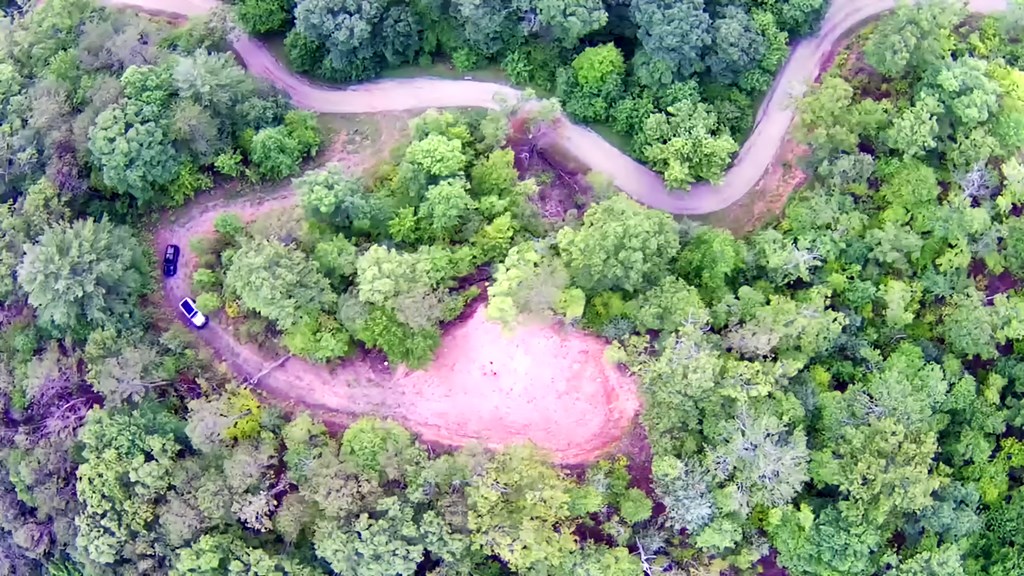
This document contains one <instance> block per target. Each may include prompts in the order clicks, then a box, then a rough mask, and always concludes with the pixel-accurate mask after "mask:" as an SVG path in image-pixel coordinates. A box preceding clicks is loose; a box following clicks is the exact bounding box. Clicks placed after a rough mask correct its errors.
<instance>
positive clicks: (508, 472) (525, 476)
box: [466, 448, 576, 572]
mask: <svg viewBox="0 0 1024 576" xmlns="http://www.w3.org/2000/svg"><path fill="white" fill-rule="evenodd" d="M569 488H570V484H569V482H568V481H567V480H566V479H565V478H563V477H562V476H561V475H560V474H559V473H558V472H556V471H555V470H554V469H553V468H550V467H549V466H547V465H545V464H543V463H542V462H541V461H540V460H539V459H538V458H537V457H536V455H534V454H533V453H532V452H531V451H530V450H528V449H525V448H510V449H508V450H506V451H504V452H502V453H500V454H498V455H496V456H495V457H494V459H492V460H491V461H490V462H489V463H488V464H487V465H486V468H485V469H484V472H483V475H482V477H481V478H480V479H479V481H478V482H474V483H473V484H471V485H470V486H469V487H468V488H467V489H466V497H467V505H468V508H469V528H470V529H471V530H472V535H471V537H470V539H471V541H472V544H473V548H474V549H476V550H478V551H479V552H481V553H483V554H495V555H497V556H498V557H499V558H501V559H502V560H503V561H505V562H507V563H508V566H509V568H511V569H513V570H515V571H517V572H530V571H534V570H538V571H545V570H547V571H555V572H557V571H564V570H567V569H568V568H569V563H570V562H571V561H572V555H573V552H574V551H575V550H576V538H575V537H573V535H572V528H573V525H574V523H573V522H572V520H571V517H570V515H569V493H570V491H569Z"/></svg>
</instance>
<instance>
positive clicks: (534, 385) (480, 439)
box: [153, 130, 640, 463]
mask: <svg viewBox="0 0 1024 576" xmlns="http://www.w3.org/2000/svg"><path fill="white" fill-rule="evenodd" d="M349 136H350V135H348V134H345V133H344V132H342V133H341V134H340V135H339V136H338V138H349ZM401 136H402V133H401V131H400V130H397V131H394V132H388V131H387V130H382V134H381V136H380V137H379V138H377V139H376V141H375V142H374V144H375V146H373V147H372V148H371V149H370V150H368V151H367V153H365V154H352V153H351V151H350V150H348V149H346V148H344V147H341V146H339V145H338V144H336V143H334V144H332V145H330V146H327V147H325V149H326V150H327V152H326V153H325V155H324V156H325V157H324V158H322V159H323V160H324V161H339V160H340V161H342V162H343V163H344V164H345V165H346V166H347V167H349V168H350V169H352V170H360V169H361V170H364V171H365V170H367V169H369V168H370V167H371V166H373V165H374V164H375V162H378V161H380V159H381V158H382V156H381V154H382V152H383V151H386V150H388V149H389V148H390V147H391V145H392V144H393V141H394V140H395V139H396V138H400V137H401ZM295 201H296V199H295V192H294V190H293V189H292V187H291V186H290V184H285V185H281V186H278V187H276V188H273V189H269V190H265V191H263V192H262V193H260V194H258V195H255V196H241V197H239V196H237V195H234V194H232V193H231V191H230V190H227V189H225V190H219V191H217V192H215V193H211V194H210V195H207V196H204V197H202V198H199V199H197V200H196V201H194V202H192V203H190V204H189V206H188V207H186V208H183V209H181V210H178V211H175V212H173V213H170V214H168V215H166V216H165V218H164V219H163V222H162V223H161V225H160V226H159V228H158V229H157V230H156V232H155V233H154V238H153V242H154V249H155V250H156V253H157V254H161V253H162V251H163V247H164V246H165V245H166V244H168V243H174V244H178V245H180V246H182V248H183V251H182V257H181V260H180V261H179V267H178V274H177V275H176V276H175V277H173V278H168V279H166V280H165V282H164V286H163V292H162V294H161V295H160V296H162V299H160V298H159V297H158V298H157V299H158V300H161V304H162V305H163V309H164V310H165V311H167V312H170V313H171V314H173V315H174V317H175V318H177V319H178V320H179V321H181V320H182V319H183V318H182V316H181V315H180V314H178V313H177V303H178V301H179V300H180V299H181V298H182V297H184V296H187V295H190V293H191V281H192V274H193V273H194V271H195V269H196V268H197V265H198V262H197V258H196V257H195V255H194V254H192V253H191V251H190V250H189V249H188V245H189V240H190V239H192V238H195V237H201V236H209V235H212V234H213V233H214V229H213V223H214V220H215V219H216V218H217V216H218V215H220V214H224V213H227V212H234V213H236V214H238V215H239V216H240V217H241V218H242V220H243V221H245V222H253V221H255V220H257V219H260V218H261V217H264V216H266V215H268V214H272V213H281V212H283V211H287V210H294V209H295ZM484 273H486V271H484ZM482 301H483V299H482V298H481V299H477V301H476V303H475V306H476V307H475V309H472V310H470V311H468V312H467V314H466V316H464V318H465V320H463V321H461V322H455V323H453V325H452V327H451V328H450V329H449V330H448V332H447V333H446V334H445V336H444V339H443V340H442V348H441V350H439V352H438V356H437V359H436V360H435V362H434V363H433V364H432V365H431V367H430V368H429V369H428V370H425V371H419V372H411V373H409V372H406V371H405V370H400V371H399V373H398V374H397V375H392V373H391V372H390V367H388V366H386V365H385V364H384V362H383V358H382V357H380V356H379V355H375V354H372V353H365V354H363V355H361V356H360V357H359V358H356V359H353V360H349V361H346V362H344V363H341V364H338V365H333V366H321V365H317V364H313V363H310V362H307V361H305V360H302V359H300V358H291V359H289V360H287V361H286V362H284V363H283V364H281V365H280V366H279V367H278V368H275V369H274V370H272V371H270V372H269V373H267V374H265V375H263V376H262V377H261V378H260V379H259V381H258V382H255V383H253V385H254V387H255V388H256V389H257V390H259V391H262V392H263V393H264V394H265V395H266V396H268V397H269V398H271V399H273V400H274V401H275V402H276V403H278V404H280V405H282V407H283V408H284V409H285V410H286V411H289V412H294V411H299V410H309V411H311V412H312V413H313V414H314V415H316V416H318V417H319V418H321V419H322V420H325V421H326V422H327V423H328V425H329V426H330V427H331V428H332V429H335V430H337V429H340V428H341V427H343V426H345V425H347V424H348V423H349V422H351V420H352V419H353V418H355V417H357V416H359V415H363V414H374V415H378V416H382V417H389V418H394V419H396V420H398V421H399V422H401V423H402V424H404V425H405V426H407V427H409V428H410V429H411V430H412V431H414V432H416V433H418V434H420V435H421V437H422V438H423V440H424V441H425V442H427V443H428V444H434V445H456V446H461V445H464V444H468V443H480V444H483V445H486V446H489V447H495V448H496V447H500V446H506V445H510V444H518V443H524V442H533V443H535V444H536V445H537V446H539V447H540V448H541V449H543V450H545V451H546V452H548V453H549V454H550V456H551V458H552V459H553V460H554V461H556V462H560V463H579V462H587V461H590V460H594V459H596V458H598V457H600V456H602V455H604V454H605V453H607V452H608V451H609V449H611V448H614V447H615V445H616V444H617V443H618V442H619V440H620V438H621V437H622V435H623V434H624V433H625V432H626V431H627V430H628V429H629V426H630V424H631V422H632V421H633V419H634V417H635V415H636V414H637V412H638V411H639V408H640V402H639V399H638V397H637V390H636V386H635V385H634V383H633V381H632V379H631V378H629V377H628V376H627V375H625V374H624V373H623V371H622V370H620V369H619V368H618V367H616V366H614V365H612V364H610V363H608V362H607V361H605V359H604V351H605V348H606V347H607V346H606V344H605V342H604V341H602V340H600V339H599V338H596V337H593V336H588V335H586V334H583V333H581V332H578V331H575V330H572V329H568V328H562V327H558V326H553V325H543V326H536V325H534V326H525V327H522V328H520V329H519V330H516V331H515V332H506V331H503V330H502V327H501V326H499V325H497V324H494V323H492V322H489V321H487V320H486V318H485V317H484V314H483V311H484V308H483V306H482V305H481V303H482ZM183 323H184V322H183ZM194 333H195V334H196V336H197V337H198V338H199V339H200V340H202V341H203V342H204V343H205V344H206V345H207V346H208V347H209V349H210V350H212V351H213V352H214V354H215V355H216V356H217V357H218V358H219V359H221V360H222V361H223V362H224V364H225V366H226V367H227V368H228V369H230V370H231V372H233V373H234V374H236V375H237V376H238V377H239V378H240V379H242V380H243V381H251V379H252V378H253V377H254V376H256V375H257V374H260V373H261V372H262V371H263V369H264V368H265V367H268V366H270V365H271V364H273V363H274V362H275V361H276V360H278V359H279V358H280V354H279V353H277V354H275V353H273V352H270V351H267V350H261V349H260V348H258V347H257V346H255V345H249V344H243V343H241V342H239V341H238V340H237V339H236V338H235V337H234V334H233V333H232V330H231V328H230V327H229V325H228V323H227V322H226V319H225V318H223V317H222V315H221V314H216V315H214V316H213V317H212V318H211V321H210V323H209V324H208V325H207V327H206V328H205V329H203V330H201V331H196V332H194Z"/></svg>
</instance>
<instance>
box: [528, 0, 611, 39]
mask: <svg viewBox="0 0 1024 576" xmlns="http://www.w3.org/2000/svg"><path fill="white" fill-rule="evenodd" d="M533 7H534V8H535V9H536V11H537V13H536V21H535V22H532V28H533V29H535V30H539V31H544V32H545V34H546V35H550V37H552V38H553V39H554V40H555V41H556V42H558V43H559V44H561V45H562V46H564V47H566V48H571V47H573V46H575V45H576V43H577V42H579V40H580V38H583V37H584V36H586V35H587V34H589V33H591V32H594V31H595V30H597V29H599V28H601V27H602V26H604V25H605V24H606V23H607V22H608V13H607V12H605V10H604V5H603V3H602V2H601V0H533ZM527 24H528V25H530V24H531V22H530V21H528V22H527Z"/></svg>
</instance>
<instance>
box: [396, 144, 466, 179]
mask: <svg viewBox="0 0 1024 576" xmlns="http://www.w3.org/2000/svg"><path fill="white" fill-rule="evenodd" d="M405 161H406V162H409V163H411V164H412V165H414V166H416V167H418V168H419V169H420V170H423V172H425V173H426V174H428V175H430V176H434V177H439V178H444V177H448V176H455V175H457V174H460V173H461V172H462V170H463V169H464V168H465V167H466V154H465V152H463V150H462V141H461V140H458V139H456V138H448V137H446V136H443V135H441V134H430V135H428V136H427V137H425V138H423V139H420V140H416V141H415V142H413V143H412V144H410V145H409V147H408V148H407V149H406V150H405Z"/></svg>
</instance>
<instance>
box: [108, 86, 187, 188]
mask: <svg viewBox="0 0 1024 576" xmlns="http://www.w3.org/2000/svg"><path fill="white" fill-rule="evenodd" d="M89 151H90V152H91V153H92V155H93V157H94V158H95V161H96V163H97V165H98V166H99V168H100V171H101V174H102V177H103V183H104V184H105V185H107V186H109V187H110V188H111V189H112V190H114V191H115V192H117V193H119V194H131V195H132V196H134V197H135V198H136V199H137V200H138V201H139V202H141V203H156V204H160V203H161V201H160V199H159V198H157V193H158V192H159V191H160V190H161V189H162V188H164V187H166V186H167V185H168V184H170V183H171V181H172V180H173V179H174V177H175V176H176V175H177V171H178V168H179V166H180V161H179V158H180V157H179V156H178V155H177V154H176V153H175V152H174V148H173V147H172V146H171V139H170V136H169V135H168V133H167V131H166V130H165V129H164V127H163V126H162V125H161V123H160V122H158V121H154V119H153V114H152V112H151V111H150V110H148V109H147V108H146V107H144V106H142V105H140V104H138V103H136V102H134V101H131V100H129V101H127V102H125V103H122V104H115V105H113V106H111V107H110V108H107V109H106V110H104V111H103V112H102V113H101V114H100V115H99V116H97V117H96V123H95V125H94V126H93V127H92V128H91V129H90V130H89Z"/></svg>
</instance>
